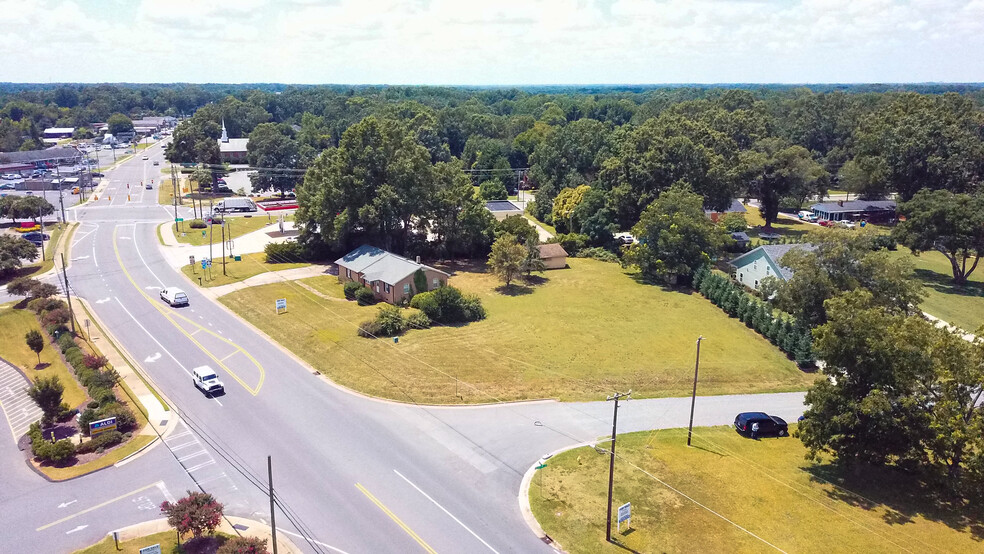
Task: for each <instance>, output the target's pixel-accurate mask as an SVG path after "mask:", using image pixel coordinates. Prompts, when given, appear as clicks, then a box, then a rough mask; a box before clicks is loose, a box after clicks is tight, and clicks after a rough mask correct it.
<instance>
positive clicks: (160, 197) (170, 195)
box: [157, 171, 188, 206]
mask: <svg viewBox="0 0 984 554" xmlns="http://www.w3.org/2000/svg"><path fill="white" fill-rule="evenodd" d="M164 173H165V175H166V176H167V177H165V178H164V179H161V182H160V185H158V187H157V203H158V204H161V205H164V206H173V205H174V185H172V184H171V179H170V175H171V173H170V171H168V172H164ZM187 186H188V181H187V179H183V178H182V177H181V176H180V175H179V176H178V205H179V206H184V205H185V204H187V203H188V200H187V199H186V198H185V197H184V195H183V194H181V189H182V187H187Z"/></svg>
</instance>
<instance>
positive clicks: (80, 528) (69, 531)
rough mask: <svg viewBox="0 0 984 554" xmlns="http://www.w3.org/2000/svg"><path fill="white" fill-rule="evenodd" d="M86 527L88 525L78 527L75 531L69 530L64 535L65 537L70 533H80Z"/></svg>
mask: <svg viewBox="0 0 984 554" xmlns="http://www.w3.org/2000/svg"><path fill="white" fill-rule="evenodd" d="M86 527H88V525H79V526H78V527H76V528H75V529H69V530H68V531H65V534H66V535H71V534H72V533H75V532H76V531H81V530H83V529H85V528H86Z"/></svg>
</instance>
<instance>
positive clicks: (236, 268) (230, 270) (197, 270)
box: [181, 242, 311, 287]
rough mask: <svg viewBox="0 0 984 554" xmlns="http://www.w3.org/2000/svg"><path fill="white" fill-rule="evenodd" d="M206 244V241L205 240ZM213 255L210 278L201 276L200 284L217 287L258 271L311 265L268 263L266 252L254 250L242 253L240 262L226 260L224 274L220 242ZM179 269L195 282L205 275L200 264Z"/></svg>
mask: <svg viewBox="0 0 984 554" xmlns="http://www.w3.org/2000/svg"><path fill="white" fill-rule="evenodd" d="M206 244H208V243H207V242H206ZM215 255H216V257H215V258H214V259H213V260H212V268H211V269H210V270H209V275H210V276H211V277H212V279H211V280H207V279H204V278H203V279H202V286H205V287H218V286H221V285H228V284H229V283H235V282H238V281H242V280H244V279H248V278H250V277H252V276H254V275H259V274H260V273H266V272H268V271H281V270H284V269H295V268H298V267H306V266H309V265H311V264H309V263H297V264H268V263H267V262H266V254H264V253H263V252H255V253H253V254H243V260H242V261H241V262H236V261H233V260H226V275H223V274H222V260H221V259H220V256H221V255H222V245H221V244H218V245H217V250H216V252H215ZM181 271H182V272H183V273H184V274H185V275H187V276H188V277H189V278H190V279H191V280H192V281H195V282H196V283H197V282H198V278H199V277H204V275H205V274H203V273H202V266H200V265H197V264H196V265H195V267H192V266H191V265H189V264H185V265H183V266H181Z"/></svg>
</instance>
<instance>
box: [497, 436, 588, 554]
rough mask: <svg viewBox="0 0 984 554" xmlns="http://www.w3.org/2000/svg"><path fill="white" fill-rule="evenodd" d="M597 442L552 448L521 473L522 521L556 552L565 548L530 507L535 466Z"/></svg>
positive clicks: (520, 508)
mask: <svg viewBox="0 0 984 554" xmlns="http://www.w3.org/2000/svg"><path fill="white" fill-rule="evenodd" d="M597 443H598V441H591V442H582V443H579V444H575V445H572V446H565V447H563V448H559V449H557V450H554V451H553V452H551V453H549V454H547V455H546V456H543V457H541V458H540V459H539V460H537V461H536V463H535V464H533V465H531V466H530V467H529V469H527V470H526V473H524V474H523V481H522V483H521V484H520V485H519V495H518V496H517V498H516V499H517V500H518V501H519V512H520V514H522V516H523V521H525V522H526V525H528V526H529V528H530V530H531V531H533V534H534V535H536V536H537V538H539V539H540V540H542V541H543V542H545V543H546V544H548V545H550V547H551V548H553V549H554V550H556V551H557V552H566V550H564V548H563V547H562V546H561V545H560V544H559V543H557V542H555V541H554V540H553V539H552V538H551V537H550V535H548V534H547V533H546V532H545V531H544V530H543V527H541V526H540V522H539V521H537V519H536V517H535V516H534V515H533V509H532V508H531V507H530V484H531V483H532V482H533V476H534V475H535V474H536V472H537V469H536V466H538V465H542V464H543V463H544V462H545V461H547V460H549V459H550V458H553V457H554V456H556V455H557V454H560V453H561V452H566V451H568V450H574V449H575V448H582V447H585V446H594V445H595V444H597Z"/></svg>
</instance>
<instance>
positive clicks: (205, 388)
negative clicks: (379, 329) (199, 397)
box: [191, 365, 225, 396]
mask: <svg viewBox="0 0 984 554" xmlns="http://www.w3.org/2000/svg"><path fill="white" fill-rule="evenodd" d="M191 376H192V378H194V380H195V386H196V387H198V389H199V390H201V391H202V392H204V393H205V396H212V395H214V394H219V393H221V394H224V393H225V385H223V384H222V381H219V378H218V377H216V375H215V372H214V371H212V368H210V367H208V366H207V365H203V366H199V367H196V368H195V369H193V370H191Z"/></svg>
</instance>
